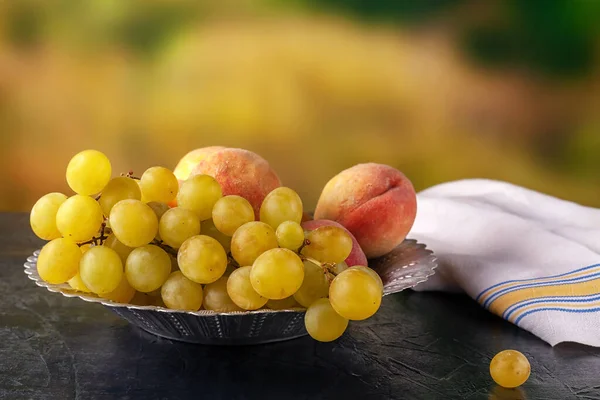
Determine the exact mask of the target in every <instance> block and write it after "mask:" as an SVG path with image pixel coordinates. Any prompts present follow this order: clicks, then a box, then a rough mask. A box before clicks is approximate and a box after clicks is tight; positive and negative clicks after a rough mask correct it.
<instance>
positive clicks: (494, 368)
mask: <svg viewBox="0 0 600 400" xmlns="http://www.w3.org/2000/svg"><path fill="white" fill-rule="evenodd" d="M530 373H531V365H530V364H529V361H528V360H527V357H525V356H524V355H523V353H521V352H518V351H516V350H504V351H501V352H500V353H498V354H496V355H495V356H494V358H493V359H492V362H491V363H490V375H491V376H492V379H493V380H494V382H496V383H497V384H498V385H500V386H502V387H505V388H510V389H512V388H516V387H517V386H521V385H522V384H524V383H525V382H526V381H527V379H528V378H529V374H530Z"/></svg>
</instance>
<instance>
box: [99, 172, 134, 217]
mask: <svg viewBox="0 0 600 400" xmlns="http://www.w3.org/2000/svg"><path fill="white" fill-rule="evenodd" d="M141 198H142V193H141V192H140V188H139V186H138V184H137V183H136V182H135V180H133V179H131V178H127V177H124V176H119V177H117V178H113V179H111V180H110V182H108V185H106V187H105V188H104V190H103V191H102V195H101V196H100V198H99V199H98V203H100V207H102V212H103V213H104V215H106V216H109V215H110V210H111V209H112V208H113V206H114V205H115V204H117V203H118V202H119V201H121V200H126V199H134V200H140V199H141Z"/></svg>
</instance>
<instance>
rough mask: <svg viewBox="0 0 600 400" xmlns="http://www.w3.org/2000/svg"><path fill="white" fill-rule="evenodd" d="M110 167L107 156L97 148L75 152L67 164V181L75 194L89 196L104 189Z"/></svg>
mask: <svg viewBox="0 0 600 400" xmlns="http://www.w3.org/2000/svg"><path fill="white" fill-rule="evenodd" d="M111 174H112V169H111V165H110V161H109V160H108V157H106V156H105V155H104V154H103V153H101V152H99V151H97V150H84V151H82V152H80V153H77V154H76V155H75V156H73V158H71V161H69V164H68V165H67V173H66V176H67V183H68V184H69V187H70V188H71V189H73V191H74V192H75V193H77V194H80V195H84V196H89V195H92V194H96V193H99V192H100V191H102V189H104V187H105V186H106V184H107V183H108V181H110V176H111Z"/></svg>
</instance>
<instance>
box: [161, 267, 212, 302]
mask: <svg viewBox="0 0 600 400" xmlns="http://www.w3.org/2000/svg"><path fill="white" fill-rule="evenodd" d="M160 295H161V298H162V300H163V301H164V303H165V305H166V306H167V307H168V308H170V309H173V310H186V311H198V310H199V309H200V307H202V297H203V296H202V295H203V294H202V285H200V284H198V283H196V282H192V281H190V280H189V279H188V278H186V277H185V276H184V275H183V274H182V273H181V272H180V271H175V272H172V273H171V275H169V278H167V281H166V282H165V283H164V284H163V285H162V288H161V290H160Z"/></svg>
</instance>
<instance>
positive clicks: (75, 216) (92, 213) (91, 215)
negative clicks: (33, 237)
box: [56, 194, 104, 242]
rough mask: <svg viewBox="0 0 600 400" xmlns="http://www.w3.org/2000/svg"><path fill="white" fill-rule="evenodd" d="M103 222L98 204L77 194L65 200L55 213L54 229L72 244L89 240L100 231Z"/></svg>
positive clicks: (87, 197)
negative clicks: (72, 242)
mask: <svg viewBox="0 0 600 400" xmlns="http://www.w3.org/2000/svg"><path fill="white" fill-rule="evenodd" d="M103 220H104V219H103V218H102V208H101V207H100V204H98V202H97V201H96V200H94V199H92V198H91V197H89V196H81V195H78V194H76V195H75V196H71V197H69V198H68V199H67V200H65V201H64V203H62V204H61V205H60V207H59V208H58V212H57V213H56V227H57V228H58V230H59V231H60V233H61V234H62V235H63V236H64V237H65V238H68V239H71V240H72V241H74V242H85V241H86V240H90V239H91V238H92V237H93V236H94V235H95V234H96V233H98V231H99V230H100V225H102V221H103Z"/></svg>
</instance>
